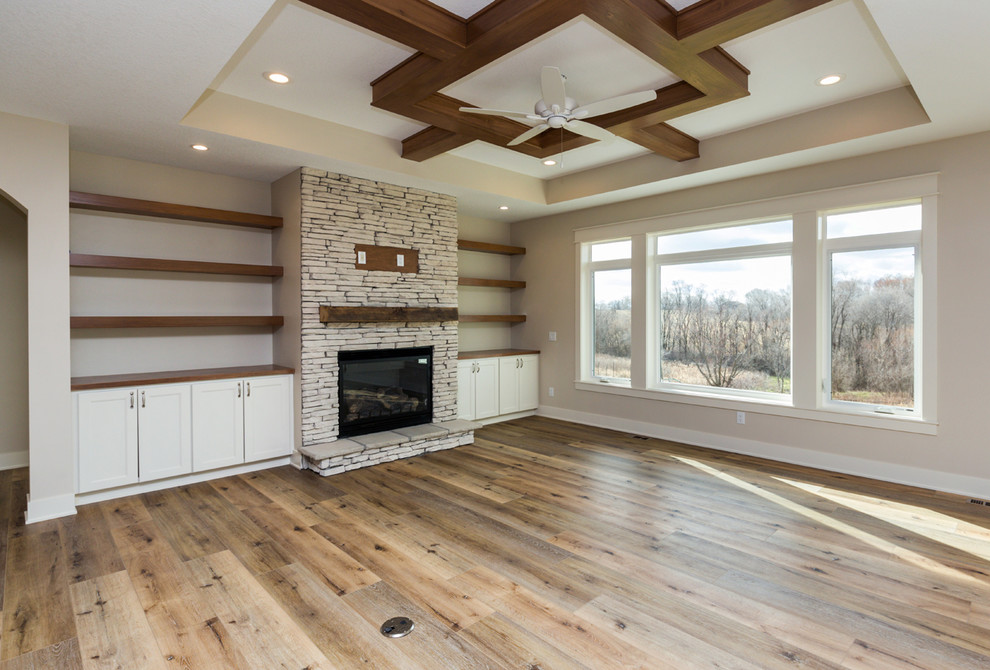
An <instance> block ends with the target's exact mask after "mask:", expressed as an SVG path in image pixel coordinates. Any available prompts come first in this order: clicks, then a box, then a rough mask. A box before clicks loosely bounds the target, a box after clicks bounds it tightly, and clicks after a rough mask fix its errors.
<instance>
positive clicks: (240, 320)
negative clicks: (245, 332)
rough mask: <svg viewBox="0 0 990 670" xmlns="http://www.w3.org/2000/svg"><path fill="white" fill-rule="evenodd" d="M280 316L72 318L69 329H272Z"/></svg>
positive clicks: (280, 322)
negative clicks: (241, 327)
mask: <svg viewBox="0 0 990 670" xmlns="http://www.w3.org/2000/svg"><path fill="white" fill-rule="evenodd" d="M283 322H284V319H283V318H282V317H281V316H73V317H69V326H70V327H71V328H229V327H233V326H251V327H258V326H264V327H274V328H278V327H280V326H281V325H282V323H283Z"/></svg>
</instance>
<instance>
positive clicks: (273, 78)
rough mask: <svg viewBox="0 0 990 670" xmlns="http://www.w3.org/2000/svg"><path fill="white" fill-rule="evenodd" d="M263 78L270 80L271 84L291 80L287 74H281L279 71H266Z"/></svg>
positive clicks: (284, 82) (285, 82) (286, 82)
mask: <svg viewBox="0 0 990 670" xmlns="http://www.w3.org/2000/svg"><path fill="white" fill-rule="evenodd" d="M265 79H267V80H268V81H270V82H272V83H273V84H288V83H289V82H290V81H292V80H291V79H289V75H287V74H283V73H281V72H266V73H265Z"/></svg>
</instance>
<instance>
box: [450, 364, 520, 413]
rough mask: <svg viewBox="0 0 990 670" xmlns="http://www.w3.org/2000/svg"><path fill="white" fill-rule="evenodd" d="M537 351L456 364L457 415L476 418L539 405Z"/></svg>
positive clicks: (514, 411) (513, 411)
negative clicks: (535, 352)
mask: <svg viewBox="0 0 990 670" xmlns="http://www.w3.org/2000/svg"><path fill="white" fill-rule="evenodd" d="M539 389H540V357H539V355H538V354H521V355H514V356H495V357H491V358H472V359H467V360H462V361H458V363H457V415H458V416H459V417H460V418H462V419H468V420H470V421H478V420H480V419H489V418H491V417H495V416H500V415H504V414H515V413H517V412H531V411H532V410H534V409H536V407H537V406H538V405H539V400H540V397H539Z"/></svg>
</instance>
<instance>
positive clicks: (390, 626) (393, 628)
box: [381, 616, 414, 637]
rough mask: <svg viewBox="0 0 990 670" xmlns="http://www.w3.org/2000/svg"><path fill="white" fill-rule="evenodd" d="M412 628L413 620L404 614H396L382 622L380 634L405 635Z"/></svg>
mask: <svg viewBox="0 0 990 670" xmlns="http://www.w3.org/2000/svg"><path fill="white" fill-rule="evenodd" d="M413 628H414V624H413V620H412V619H410V618H409V617H405V616H397V617H394V618H392V619H389V620H388V621H386V622H385V623H383V624H382V628H381V631H382V635H384V636H385V637H405V636H406V635H409V633H411V632H412V629H413Z"/></svg>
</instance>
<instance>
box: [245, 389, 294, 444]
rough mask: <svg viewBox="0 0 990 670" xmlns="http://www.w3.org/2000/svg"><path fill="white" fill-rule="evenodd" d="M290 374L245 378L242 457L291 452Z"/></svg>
mask: <svg viewBox="0 0 990 670" xmlns="http://www.w3.org/2000/svg"><path fill="white" fill-rule="evenodd" d="M292 409H293V408H292V377H286V376H273V377H257V378H255V379H245V380H244V460H245V461H248V462H250V461H262V460H264V459H266V458H277V457H279V456H288V455H289V454H291V453H292V447H293V440H292V429H293V425H292V415H293V412H292Z"/></svg>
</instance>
